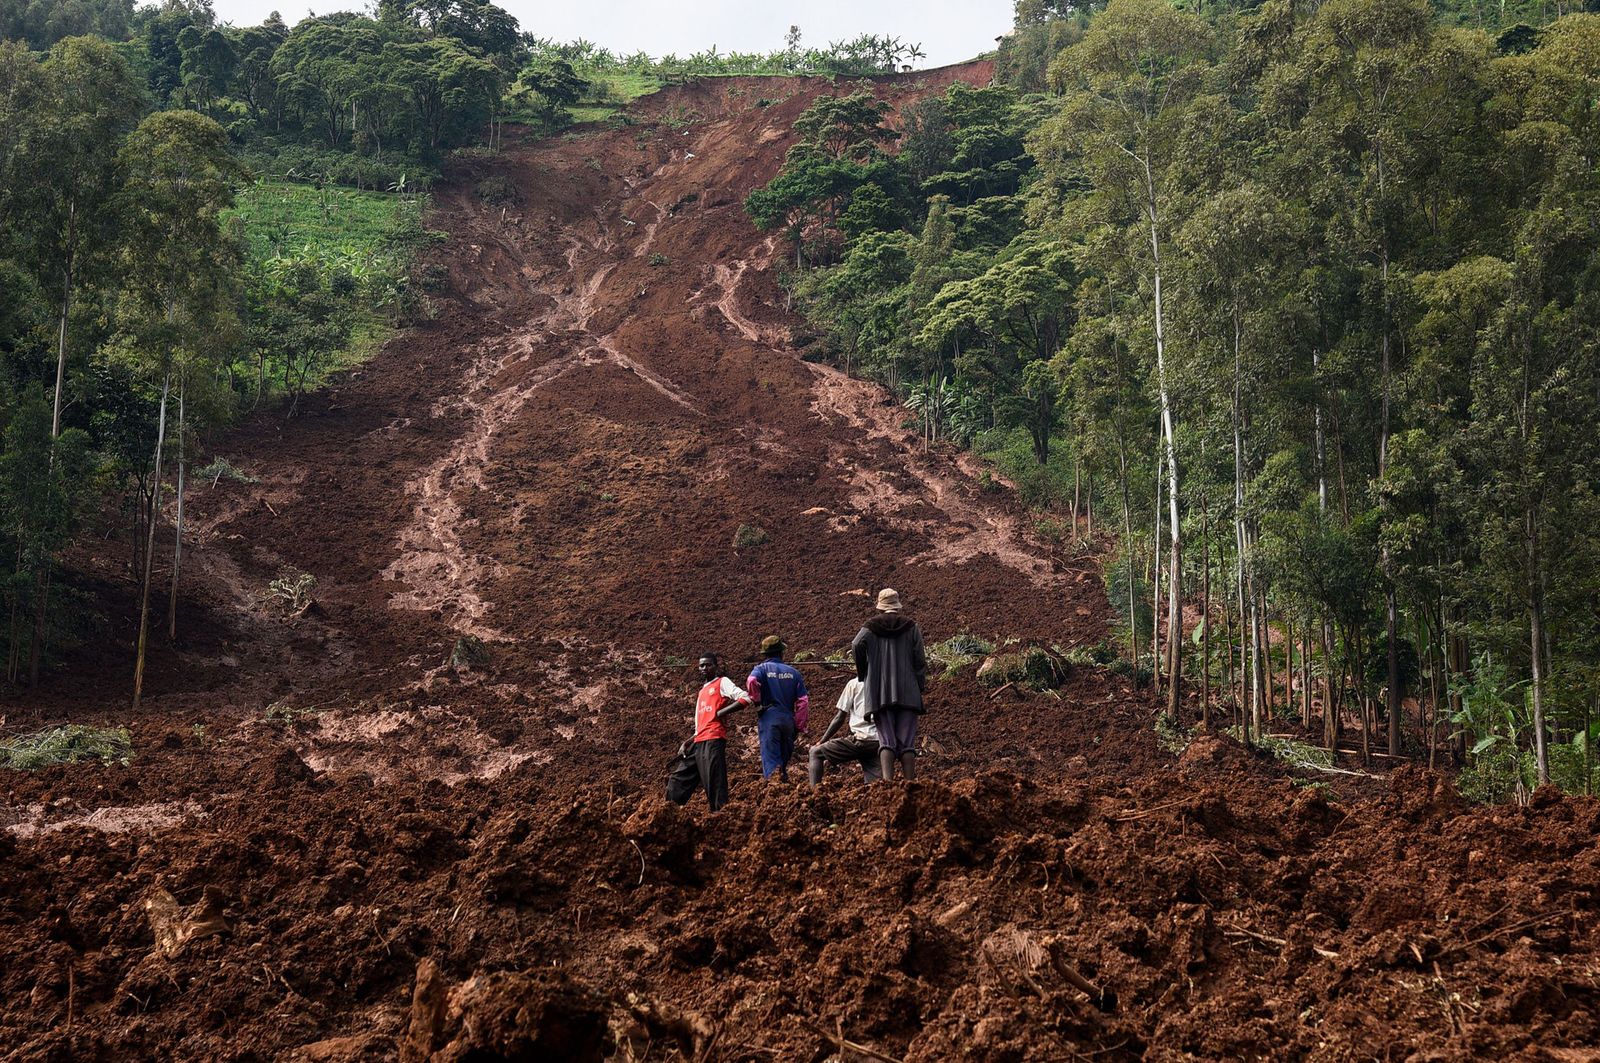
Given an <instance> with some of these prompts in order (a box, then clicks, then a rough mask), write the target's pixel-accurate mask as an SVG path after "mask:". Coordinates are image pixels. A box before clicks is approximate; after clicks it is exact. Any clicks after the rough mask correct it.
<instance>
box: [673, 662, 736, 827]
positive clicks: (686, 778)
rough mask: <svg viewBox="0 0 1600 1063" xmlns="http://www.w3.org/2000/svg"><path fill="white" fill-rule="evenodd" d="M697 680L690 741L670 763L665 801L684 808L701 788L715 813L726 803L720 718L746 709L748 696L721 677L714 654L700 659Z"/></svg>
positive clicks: (724, 750)
mask: <svg viewBox="0 0 1600 1063" xmlns="http://www.w3.org/2000/svg"><path fill="white" fill-rule="evenodd" d="M700 678H701V679H702V680H703V681H704V683H703V685H702V686H701V687H700V693H699V694H698V695H697V696H696V697H695V702H694V737H693V738H692V739H690V740H689V741H688V742H685V743H684V744H683V748H682V749H679V750H678V756H677V757H675V758H674V759H673V762H672V774H670V775H669V776H667V800H669V801H672V802H673V803H675V804H679V805H682V804H687V803H688V801H689V798H691V797H693V796H694V792H695V791H696V790H699V789H701V788H704V789H705V792H706V801H707V802H709V803H710V805H711V811H713V812H715V811H716V810H717V809H719V808H721V807H722V806H723V805H725V804H727V803H728V748H727V747H728V725H727V724H725V723H723V722H722V718H723V717H724V716H726V715H728V713H730V712H732V711H734V710H735V709H737V708H739V707H740V706H743V705H749V704H750V695H749V694H747V693H745V692H744V691H743V690H741V689H739V684H737V683H735V682H734V681H733V680H731V679H729V678H728V677H727V676H725V675H723V674H722V669H721V668H719V667H718V665H717V655H716V654H714V653H708V654H706V655H705V656H704V657H701V658H700Z"/></svg>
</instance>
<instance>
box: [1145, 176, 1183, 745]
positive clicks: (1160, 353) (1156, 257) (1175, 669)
mask: <svg viewBox="0 0 1600 1063" xmlns="http://www.w3.org/2000/svg"><path fill="white" fill-rule="evenodd" d="M1143 161H1144V176H1145V193H1146V195H1147V196H1148V200H1147V202H1148V205H1149V211H1150V261H1151V266H1152V276H1151V282H1152V289H1153V295H1154V301H1155V307H1154V309H1155V333H1156V334H1155V340H1156V389H1157V391H1158V392H1159V393H1160V398H1161V429H1162V434H1163V435H1164V436H1165V438H1166V442H1167V505H1168V509H1169V515H1170V518H1171V519H1170V521H1169V523H1170V525H1171V535H1172V538H1171V540H1170V548H1171V553H1172V557H1171V560H1170V561H1169V562H1168V564H1167V567H1168V569H1169V570H1170V571H1169V573H1168V579H1170V581H1171V583H1170V585H1169V586H1168V588H1167V607H1168V612H1169V617H1168V622H1167V627H1168V637H1167V650H1168V653H1167V714H1168V715H1170V716H1172V717H1174V718H1176V716H1177V714H1178V695H1179V693H1180V690H1179V687H1180V684H1181V683H1182V681H1183V676H1182V670H1183V649H1182V647H1183V640H1182V637H1181V636H1182V631H1183V617H1182V615H1181V614H1180V612H1179V609H1180V607H1181V603H1182V601H1183V565H1182V561H1183V552H1182V550H1183V548H1182V544H1181V541H1180V540H1181V537H1182V536H1181V532H1182V519H1181V514H1180V512H1179V502H1178V493H1179V488H1178V442H1177V439H1176V437H1175V436H1174V433H1173V427H1172V424H1173V418H1172V400H1171V392H1170V390H1169V389H1168V387H1167V332H1166V316H1165V312H1164V309H1163V306H1162V301H1161V300H1162V295H1161V237H1160V221H1159V215H1158V213H1157V197H1156V184H1155V177H1154V174H1153V173H1152V172H1151V169H1150V160H1149V158H1148V157H1146V158H1145V159H1144V160H1143Z"/></svg>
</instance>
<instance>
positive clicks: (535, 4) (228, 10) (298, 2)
mask: <svg viewBox="0 0 1600 1063" xmlns="http://www.w3.org/2000/svg"><path fill="white" fill-rule="evenodd" d="M497 2H498V3H499V4H500V6H502V7H504V8H505V9H506V10H508V11H510V12H511V13H512V14H513V15H515V16H516V18H517V21H518V22H520V23H521V24H522V28H523V30H524V31H525V32H528V33H532V34H534V35H535V36H538V37H548V38H551V39H552V40H558V41H564V40H574V39H576V38H579V37H582V38H585V39H586V40H591V41H594V42H595V43H596V44H600V45H603V46H605V47H607V48H610V49H611V50H612V51H615V52H637V51H643V52H648V53H650V54H651V55H653V56H661V55H664V54H666V53H668V52H673V53H676V54H678V55H689V54H690V53H692V52H697V51H701V50H703V49H705V48H708V47H710V46H711V45H713V44H714V45H716V46H717V47H718V48H719V49H720V50H722V51H724V52H733V51H737V52H773V51H778V50H780V49H781V48H782V47H783V35H784V34H785V33H786V32H787V31H788V29H789V27H790V26H791V25H798V26H799V27H800V32H801V34H802V38H801V43H802V44H803V45H807V46H812V47H819V48H820V47H823V46H825V45H826V44H827V43H828V42H829V41H837V40H844V39H847V38H851V37H856V36H859V35H860V34H862V33H876V34H879V35H880V36H890V37H899V38H900V39H901V40H903V41H909V42H912V43H916V44H921V45H922V50H923V51H924V52H926V53H927V57H926V58H925V59H921V60H917V61H916V63H915V65H916V66H917V67H919V68H922V67H932V66H943V65H945V64H947V63H959V62H961V61H962V60H964V59H971V58H972V57H973V56H975V55H977V54H978V53H980V52H984V51H988V50H989V49H991V48H993V47H994V39H995V38H996V37H998V36H999V35H1000V34H1002V33H1005V32H1007V31H1008V30H1010V29H1011V0H807V2H806V3H787V4H777V3H771V2H767V0H580V2H578V3H571V2H568V3H560V4H552V3H543V2H540V0H497ZM214 3H215V6H216V11H217V17H218V18H219V19H221V20H223V21H226V22H232V23H233V24H234V25H238V26H247V25H254V24H256V23H258V22H260V21H261V20H262V19H263V18H265V17H266V15H267V13H268V12H270V11H274V10H276V11H278V12H279V13H280V14H282V15H283V18H284V21H286V22H288V23H289V24H290V25H293V24H294V23H295V22H296V21H298V20H299V19H301V18H304V17H305V16H306V14H307V13H308V12H309V11H315V12H316V13H317V14H319V15H320V14H327V13H328V12H331V11H339V10H359V9H361V8H363V7H365V6H366V5H365V4H364V3H363V2H362V0H311V2H310V3H308V2H307V0H214Z"/></svg>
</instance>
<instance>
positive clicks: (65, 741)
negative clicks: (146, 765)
mask: <svg viewBox="0 0 1600 1063" xmlns="http://www.w3.org/2000/svg"><path fill="white" fill-rule="evenodd" d="M132 757H133V742H132V739H131V738H130V736H129V734H128V729H127V728H126V727H87V726H84V725H83V724H75V723H73V724H66V725H64V726H62V727H52V728H50V729H49V730H45V731H38V732H36V733H34V734H30V735H24V736H22V737H21V738H16V739H13V740H12V741H10V742H0V768H18V769H22V770H31V769H34V768H46V767H50V766H51V765H54V764H74V763H77V762H78V761H83V760H98V761H101V762H102V763H106V764H126V763H127V762H128V761H129V760H130V759H131V758H132Z"/></svg>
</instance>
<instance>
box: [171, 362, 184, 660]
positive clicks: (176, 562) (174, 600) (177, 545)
mask: <svg viewBox="0 0 1600 1063" xmlns="http://www.w3.org/2000/svg"><path fill="white" fill-rule="evenodd" d="M184 412H185V408H184V379H183V376H182V375H181V374H180V375H179V377H178V512H177V521H176V525H177V526H176V530H175V534H174V535H173V537H172V593H171V595H170V596H169V597H168V599H167V639H168V640H169V641H172V642H176V641H177V640H178V570H179V569H180V568H182V566H183V482H184V456H183V435H184V422H185V418H184Z"/></svg>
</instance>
